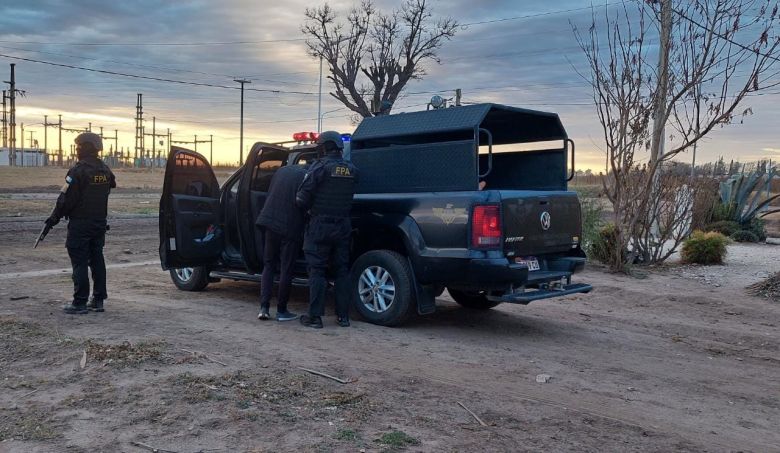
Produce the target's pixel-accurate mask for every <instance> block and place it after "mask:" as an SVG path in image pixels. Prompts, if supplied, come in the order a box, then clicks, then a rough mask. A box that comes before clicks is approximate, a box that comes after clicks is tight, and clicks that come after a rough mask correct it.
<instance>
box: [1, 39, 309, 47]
mask: <svg viewBox="0 0 780 453" xmlns="http://www.w3.org/2000/svg"><path fill="white" fill-rule="evenodd" d="M305 40H306V38H287V39H263V40H259V41H215V42H205V41H204V42H54V41H9V40H0V43H7V44H40V45H47V46H91V47H101V46H141V47H143V46H149V47H176V46H181V47H188V46H231V45H239V44H265V43H276V42H294V41H305Z"/></svg>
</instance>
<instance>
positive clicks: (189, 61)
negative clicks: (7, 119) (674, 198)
mask: <svg viewBox="0 0 780 453" xmlns="http://www.w3.org/2000/svg"><path fill="white" fill-rule="evenodd" d="M431 3H432V5H433V7H434V12H435V14H436V15H439V16H451V17H453V18H455V19H456V20H458V21H459V22H460V23H461V24H471V25H468V26H464V27H462V28H461V30H459V32H458V34H457V35H456V36H455V38H454V39H453V40H452V41H450V42H448V43H446V44H445V45H444V47H443V49H442V50H441V52H440V56H441V60H442V63H441V64H440V65H439V64H436V63H434V62H428V63H426V70H427V71H428V75H427V76H426V77H425V78H424V79H423V80H421V81H414V82H412V83H410V84H409V85H408V86H407V87H406V89H405V91H404V94H403V95H402V97H401V99H399V100H398V101H397V102H396V106H395V109H394V113H397V112H402V111H414V110H421V109H425V105H426V103H427V102H428V101H429V99H430V97H431V96H432V95H433V94H440V95H442V96H444V97H447V98H449V97H453V96H454V90H455V88H462V89H463V95H464V101H468V102H483V101H484V102H500V103H504V104H509V105H513V106H520V107H527V108H531V109H538V110H546V111H554V112H557V113H559V114H560V115H561V118H562V120H563V123H564V125H565V126H566V128H567V130H568V133H569V135H570V136H571V137H572V138H573V139H574V140H575V141H576V142H577V144H578V162H577V164H578V167H579V168H583V169H585V168H591V169H593V170H596V171H597V170H599V169H603V168H604V155H603V152H602V151H601V150H600V149H603V138H602V134H601V131H600V128H599V126H598V122H597V121H596V117H595V110H594V107H593V103H592V98H591V92H590V88H589V87H588V85H587V84H586V83H585V82H584V81H583V79H582V78H581V77H580V76H579V75H577V74H576V73H575V71H574V70H573V68H572V65H574V66H575V67H577V68H580V69H582V70H584V69H585V66H584V59H583V56H582V51H581V50H580V49H579V48H578V46H577V43H576V41H575V39H574V35H573V33H572V26H571V24H572V23H573V24H575V25H578V26H580V27H581V28H587V27H588V26H589V24H590V21H591V11H590V10H589V9H588V8H587V7H588V6H589V5H591V2H590V1H587V0H561V1H556V2H550V1H541V0H528V1H499V0H483V1H479V2H475V1H466V0H448V1H444V0H438V1H437V0H434V1H432V2H431ZM319 4H320V3H318V2H317V3H313V2H311V1H308V2H307V1H302V0H287V1H284V2H278V1H275V2H270V1H248V0H225V1H219V2H214V1H205V0H180V1H164V2H161V1H151V0H135V1H131V2H104V1H98V0H72V1H55V0H49V1H35V0H24V1H21V0H4V1H3V3H2V6H0V54H3V55H6V56H15V57H23V58H28V59H35V60H42V61H46V62H51V63H58V64H67V65H73V66H80V67H84V68H93V69H100V70H108V71H114V72H121V73H126V74H133V75H141V76H147V77H156V78H164V79H175V80H182V81H189V82H198V83H206V84H213V85H223V86H231V87H233V86H236V87H237V86H238V84H236V83H235V82H233V79H234V78H237V77H243V78H247V79H250V80H252V83H251V84H250V85H247V87H248V88H251V89H253V90H254V89H260V90H275V91H278V93H271V92H258V91H248V92H247V93H246V104H245V140H244V143H245V148H249V147H250V146H251V144H252V143H253V142H255V141H281V140H287V139H290V138H291V135H292V133H293V132H296V131H307V130H312V131H313V130H316V122H317V121H316V117H317V90H318V86H317V79H318V62H317V61H316V60H315V59H312V58H311V57H309V56H307V54H306V50H305V45H304V42H303V35H302V34H301V32H300V26H301V23H302V21H303V11H304V9H305V8H306V6H312V5H319ZM330 4H331V5H332V6H334V7H335V8H336V9H337V10H338V11H341V12H346V11H347V10H348V9H349V7H351V6H352V5H353V4H354V2H353V1H331V2H330ZM376 4H377V5H378V6H379V7H380V8H381V9H383V10H385V11H389V10H390V9H392V8H393V7H397V6H398V5H399V2H397V1H396V2H393V1H384V0H383V1H377V2H376ZM594 4H595V5H601V6H600V7H599V8H601V9H602V10H603V8H604V6H603V5H604V2H594ZM617 5H618V3H617V2H613V4H610V5H608V6H607V8H616V7H617ZM0 63H2V65H0V80H8V77H9V65H8V63H16V78H17V86H18V88H19V89H21V90H25V91H26V93H27V95H26V97H24V98H21V99H19V100H18V103H17V106H18V115H17V117H18V118H17V122H18V123H21V122H24V123H25V130H26V131H29V130H34V131H35V134H34V138H35V139H38V141H39V143H40V145H41V146H43V128H42V126H41V123H42V122H43V115H49V121H56V117H57V115H58V114H62V115H63V120H64V124H65V127H69V128H83V127H86V126H87V123H88V122H92V125H93V130H97V129H98V127H99V126H103V127H104V130H105V132H106V134H109V131H111V132H110V133H113V130H114V129H118V130H119V147H120V148H122V147H125V148H132V147H133V146H134V116H135V104H136V94H137V93H143V97H144V112H145V117H146V118H147V119H148V121H147V123H146V126H147V132H151V127H152V124H151V119H152V117H153V116H155V117H156V118H157V129H158V131H163V132H164V131H165V130H166V129H167V128H170V129H171V130H172V131H173V135H174V139H176V140H192V138H193V136H194V135H195V134H198V136H199V139H200V138H205V139H207V138H208V136H209V135H212V134H213V136H214V160H215V161H217V162H237V161H238V154H239V152H238V151H239V150H238V148H239V147H238V136H239V92H238V90H234V89H226V88H216V87H200V86H191V85H181V84H175V83H166V82H161V81H151V80H144V79H139V78H129V77H121V76H116V75H107V74H101V73H95V72H88V71H84V70H76V69H69V68H64V67H57V66H51V65H45V64H40V63H34V62H29V61H19V60H13V59H10V58H7V57H4V56H0ZM3 87H4V88H7V85H5V84H4V85H3ZM329 90H330V85H329V84H328V83H327V81H326V83H325V84H324V86H323V91H324V94H323V108H322V110H323V112H328V113H326V115H325V117H324V123H323V127H324V129H337V130H339V131H341V132H351V131H352V130H353V129H354V125H352V124H351V123H350V121H349V118H348V116H349V112H348V111H347V110H346V108H344V107H343V106H342V105H341V104H340V103H339V102H338V101H336V100H335V99H333V98H332V97H331V96H329V95H328V94H327V93H328V91H329ZM774 91H780V90H774ZM778 101H780V93H773V94H770V95H765V96H759V97H754V98H751V99H750V100H749V102H748V103H747V104H745V107H751V108H752V110H753V115H752V116H749V117H747V118H745V122H744V124H738V125H733V126H729V127H726V128H724V129H718V130H716V131H715V132H714V133H713V134H712V135H711V137H710V138H708V139H707V140H706V141H705V142H704V143H703V144H702V145H701V147H700V156H701V157H698V158H697V161H698V162H702V161H707V160H714V159H716V158H717V157H718V156H720V155H723V156H724V157H726V158H727V159H730V158H739V159H740V160H742V161H751V160H757V159H760V158H765V157H768V158H772V159H780V143H778V128H777V125H778V123H779V121H778V119H779V118H780V102H778ZM48 135H49V148H55V147H56V136H57V132H56V130H55V129H49V134H48ZM28 138H29V134H28V133H27V132H25V139H28ZM72 139H73V134H72V133H66V134H63V140H64V141H65V140H67V141H66V142H65V143H66V144H65V145H64V148H65V149H66V150H67V149H69V145H70V143H72ZM147 140H149V139H147ZM27 143H28V142H27V141H25V144H27ZM149 147H150V146H149ZM198 149H199V151H202V152H204V153H205V154H206V155H208V147H207V145H199V148H198ZM681 159H682V160H689V159H690V156H681Z"/></svg>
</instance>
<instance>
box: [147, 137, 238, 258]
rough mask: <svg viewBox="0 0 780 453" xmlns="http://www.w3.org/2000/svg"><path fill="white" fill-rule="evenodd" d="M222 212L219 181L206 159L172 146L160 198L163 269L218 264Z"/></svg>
mask: <svg viewBox="0 0 780 453" xmlns="http://www.w3.org/2000/svg"><path fill="white" fill-rule="evenodd" d="M219 213H220V190H219V183H218V182H217V178H216V176H214V172H213V171H212V169H211V165H209V163H208V161H207V160H206V158H204V157H203V156H201V155H200V154H198V153H196V152H194V151H190V150H188V149H184V148H179V147H175V146H174V147H171V152H170V154H169V155H168V163H167V164H166V166H165V180H164V182H163V193H162V198H161V199H160V263H161V264H162V267H163V269H165V270H168V269H172V268H182V267H197V266H207V265H209V264H213V263H215V262H216V261H217V260H218V259H219V257H220V255H221V254H222V250H223V247H224V233H223V231H222V227H221V225H220V218H219Z"/></svg>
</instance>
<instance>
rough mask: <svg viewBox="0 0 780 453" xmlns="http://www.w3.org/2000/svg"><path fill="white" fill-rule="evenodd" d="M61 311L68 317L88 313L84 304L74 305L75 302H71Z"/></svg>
mask: <svg viewBox="0 0 780 453" xmlns="http://www.w3.org/2000/svg"><path fill="white" fill-rule="evenodd" d="M62 311H64V312H65V313H67V314H69V315H86V314H87V313H89V310H87V305H86V304H76V303H75V302H71V303H70V305H66V306H65V307H63V308H62Z"/></svg>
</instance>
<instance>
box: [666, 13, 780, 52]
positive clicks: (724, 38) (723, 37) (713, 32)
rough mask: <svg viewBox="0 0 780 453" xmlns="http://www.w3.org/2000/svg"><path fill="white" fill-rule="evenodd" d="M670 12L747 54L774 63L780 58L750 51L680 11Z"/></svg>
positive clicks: (753, 50)
mask: <svg viewBox="0 0 780 453" xmlns="http://www.w3.org/2000/svg"><path fill="white" fill-rule="evenodd" d="M672 11H673V12H674V13H675V14H677V15H678V16H680V17H682V18H683V19H685V20H687V21H688V22H690V23H692V24H693V25H696V26H697V27H699V28H701V29H703V30H705V31H706V32H708V33H712V34H713V35H715V36H717V37H718V38H720V39H722V40H724V41H727V42H729V43H731V44H734V45H735V46H737V47H739V48H740V49H742V50H747V51H748V52H752V53H754V54H756V55H759V56H762V57H764V58H768V59H770V60H774V61H780V58H778V57H775V56H774V55H769V54H765V53H761V52H759V51H758V50H757V49H751V48H750V47H748V46H746V45H744V44H741V43H738V42H737V41H734V40H733V39H731V38H729V37H728V36H725V35H723V34H720V33H718V32H716V31H715V30H713V29H711V28H710V27H708V26H706V25H702V24H700V23H698V22H696V21H695V20H693V19H691V18H690V17H688V16H686V15H685V14H684V13H682V12H681V11H678V10H676V9H672Z"/></svg>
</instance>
